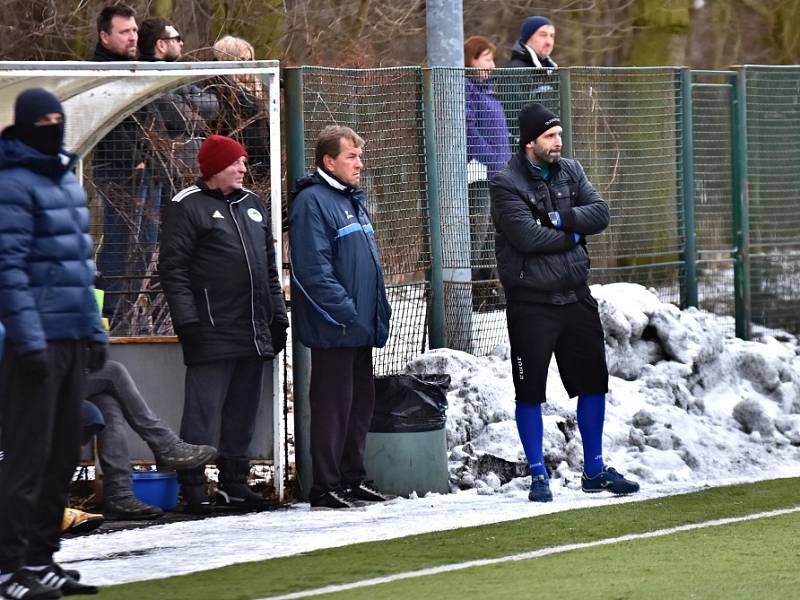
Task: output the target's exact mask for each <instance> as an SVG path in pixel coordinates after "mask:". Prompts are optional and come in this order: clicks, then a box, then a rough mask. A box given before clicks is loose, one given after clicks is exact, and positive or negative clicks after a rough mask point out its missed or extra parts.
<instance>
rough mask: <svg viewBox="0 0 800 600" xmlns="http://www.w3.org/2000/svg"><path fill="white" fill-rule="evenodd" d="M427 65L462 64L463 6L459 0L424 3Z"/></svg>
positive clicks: (457, 65) (433, 0)
mask: <svg viewBox="0 0 800 600" xmlns="http://www.w3.org/2000/svg"><path fill="white" fill-rule="evenodd" d="M425 22H426V25H427V38H428V66H429V67H463V66H464V25H463V23H464V7H463V4H462V1H461V0H428V2H427V3H426V4H425Z"/></svg>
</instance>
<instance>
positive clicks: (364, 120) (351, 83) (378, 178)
mask: <svg viewBox="0 0 800 600" xmlns="http://www.w3.org/2000/svg"><path fill="white" fill-rule="evenodd" d="M302 72H303V122H304V131H305V140H304V142H305V156H306V161H305V162H306V169H307V171H309V172H310V171H312V170H313V168H314V148H315V146H316V142H317V137H318V136H319V133H320V131H322V129H323V128H324V127H326V126H327V125H345V126H348V127H351V128H352V129H354V130H355V131H356V132H357V133H358V134H359V135H360V136H361V137H363V138H364V140H365V141H366V145H365V147H364V155H363V160H364V171H363V172H362V175H361V186H362V187H363V188H364V190H365V191H366V194H367V208H368V209H369V211H370V214H371V217H372V221H373V224H374V226H375V232H376V236H377V238H378V245H379V247H380V251H381V258H382V260H383V268H384V272H385V275H386V281H387V284H390V287H389V290H388V294H389V302H390V304H391V305H392V311H393V315H392V324H391V327H392V332H391V335H390V339H389V342H388V344H387V346H386V347H385V348H384V349H383V350H380V351H378V352H377V353H376V359H375V360H376V364H375V370H376V373H379V374H385V373H388V372H391V371H392V370H393V369H399V368H400V367H402V365H403V364H405V362H407V361H408V360H410V359H411V358H413V356H415V355H416V354H417V353H419V352H423V351H424V350H425V344H426V342H427V338H426V337H425V327H426V321H427V303H428V289H429V284H428V283H427V280H426V271H427V270H428V269H429V268H430V246H429V223H428V205H427V194H426V184H427V183H426V177H425V148H424V137H423V135H424V128H423V114H422V75H421V71H420V69H418V68H392V69H371V70H358V69H328V68H317V67H305V68H303V71H302Z"/></svg>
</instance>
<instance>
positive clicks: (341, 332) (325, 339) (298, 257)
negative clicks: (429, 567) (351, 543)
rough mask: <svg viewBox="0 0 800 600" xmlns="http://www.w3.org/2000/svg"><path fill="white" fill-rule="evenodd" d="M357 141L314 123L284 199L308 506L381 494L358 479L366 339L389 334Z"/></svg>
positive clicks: (367, 409)
mask: <svg viewBox="0 0 800 600" xmlns="http://www.w3.org/2000/svg"><path fill="white" fill-rule="evenodd" d="M363 147H364V140H363V139H361V137H360V136H359V135H358V134H357V133H356V132H355V131H353V130H352V129H350V128H349V127H338V126H329V127H326V128H324V129H323V130H322V132H321V133H320V134H319V138H318V139H317V146H316V165H317V170H316V173H314V174H313V175H311V176H309V177H303V178H301V179H299V180H298V181H297V184H296V196H295V197H294V200H293V202H292V205H291V216H290V219H289V241H290V245H291V249H292V283H293V284H294V291H293V293H292V298H293V299H294V302H293V305H292V310H293V311H295V314H294V319H293V322H294V324H295V326H296V327H297V334H298V337H299V338H300V341H302V342H303V344H305V345H306V346H308V347H309V348H311V387H310V390H309V395H310V403H311V462H312V465H313V477H314V483H313V486H312V488H311V494H310V501H311V506H312V507H314V508H334V509H335V508H350V507H352V506H353V501H356V500H364V501H373V502H381V501H384V500H386V497H385V496H384V495H382V494H381V493H380V492H379V491H377V490H376V489H374V487H372V486H371V484H370V483H368V482H366V481H365V478H366V470H365V469H364V448H365V445H366V439H367V433H368V431H369V426H370V422H371V420H372V413H373V409H374V407H375V382H374V380H373V375H372V348H373V347H378V348H380V347H382V346H383V345H384V344H386V340H387V339H388V337H389V317H390V315H391V308H390V307H389V303H388V301H387V299H386V290H385V287H384V281H383V269H382V268H381V262H380V256H379V254H378V245H377V243H376V240H375V231H374V229H373V226H372V223H371V221H370V217H369V214H368V213H367V209H366V206H365V203H366V195H365V193H364V191H363V190H362V189H361V188H359V187H358V185H359V183H360V182H361V168H362V163H361V155H362V152H363V150H362V149H363Z"/></svg>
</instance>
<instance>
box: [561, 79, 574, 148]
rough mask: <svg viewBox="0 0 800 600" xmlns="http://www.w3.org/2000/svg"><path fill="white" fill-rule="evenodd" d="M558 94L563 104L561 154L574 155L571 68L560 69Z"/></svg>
mask: <svg viewBox="0 0 800 600" xmlns="http://www.w3.org/2000/svg"><path fill="white" fill-rule="evenodd" d="M558 95H559V103H560V106H561V109H560V110H561V114H560V115H559V117H561V129H563V130H564V131H563V132H562V134H561V143H562V146H561V154H562V155H563V156H564V157H565V158H573V156H572V85H571V81H570V77H569V69H559V70H558Z"/></svg>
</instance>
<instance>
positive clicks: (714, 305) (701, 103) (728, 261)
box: [692, 74, 736, 317]
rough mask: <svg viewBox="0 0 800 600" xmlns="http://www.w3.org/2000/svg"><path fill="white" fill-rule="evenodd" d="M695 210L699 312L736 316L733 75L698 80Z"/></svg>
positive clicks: (694, 99) (705, 76) (694, 89)
mask: <svg viewBox="0 0 800 600" xmlns="http://www.w3.org/2000/svg"><path fill="white" fill-rule="evenodd" d="M693 80H694V83H693V85H692V109H693V111H694V114H693V126H694V129H693V132H692V133H693V140H694V204H695V225H696V232H697V251H698V255H699V257H700V260H699V261H698V271H697V272H698V282H697V285H698V303H699V307H700V308H702V309H704V310H708V311H711V312H714V313H716V314H718V315H725V316H731V317H732V316H734V314H735V306H734V294H735V290H734V276H733V267H734V259H733V255H734V252H735V246H736V242H735V239H734V224H733V211H734V209H733V190H732V181H733V140H732V129H731V125H732V114H731V106H732V105H731V101H732V94H733V85H734V84H735V80H733V78H732V77H731V75H730V74H719V75H716V74H703V75H702V76H696V77H693Z"/></svg>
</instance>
